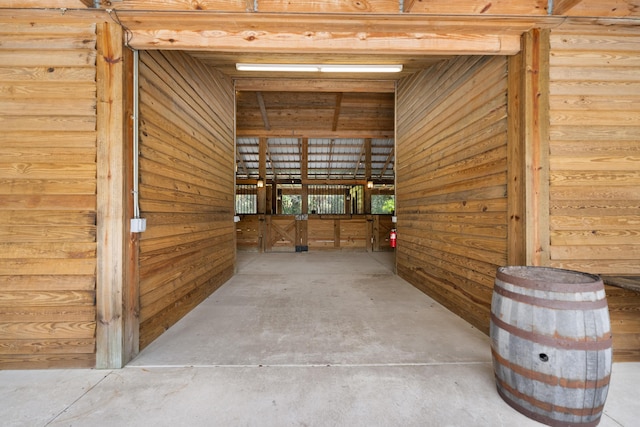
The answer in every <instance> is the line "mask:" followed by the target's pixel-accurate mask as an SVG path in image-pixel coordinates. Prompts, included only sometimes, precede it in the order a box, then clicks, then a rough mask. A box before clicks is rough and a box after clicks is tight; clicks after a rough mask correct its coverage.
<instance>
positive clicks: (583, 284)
mask: <svg viewBox="0 0 640 427" xmlns="http://www.w3.org/2000/svg"><path fill="white" fill-rule="evenodd" d="M496 278H497V279H498V280H501V281H503V282H506V283H512V284H514V285H518V286H522V287H525V288H530V289H540V290H548V291H555V292H577V291H581V292H585V291H587V292H588V291H598V290H600V289H603V288H604V284H603V283H602V279H601V278H600V277H599V276H597V275H595V274H590V273H584V272H581V271H573V270H565V269H562V268H554V267H540V266H518V265H511V266H504V267H498V270H497V272H496Z"/></svg>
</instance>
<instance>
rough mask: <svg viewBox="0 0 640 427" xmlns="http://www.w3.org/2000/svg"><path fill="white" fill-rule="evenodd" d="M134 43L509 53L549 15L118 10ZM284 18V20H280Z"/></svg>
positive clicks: (551, 20)
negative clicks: (523, 36) (527, 32)
mask: <svg viewBox="0 0 640 427" xmlns="http://www.w3.org/2000/svg"><path fill="white" fill-rule="evenodd" d="M118 18H119V20H120V22H121V23H122V25H124V26H125V27H126V28H127V29H128V30H129V31H128V33H127V34H128V36H129V38H128V45H129V46H130V47H132V48H135V49H186V50H215V51H220V52H262V53H264V52H273V53H276V52H278V53H287V52H291V53H306V54H311V53H326V54H341V53H342V54H354V53H360V54H370V55H372V56H373V57H376V56H377V57H379V56H380V55H390V54H412V55H425V54H428V55H434V54H443V55H474V54H489V55H490V54H495V55H511V54H515V53H517V52H518V51H519V50H520V36H521V35H522V34H523V33H524V32H526V31H528V30H530V29H531V28H534V27H541V26H556V25H559V24H560V23H562V19H558V18H555V17H549V16H484V15H458V16H451V15H449V16H442V15H441V16H433V15H422V14H415V15H414V14H349V16H348V18H347V17H345V15H344V14H331V13H326V14H325V13H323V14H309V13H300V14H286V13H268V14H265V13H235V12H231V13H219V12H209V11H195V12H187V11H184V12H180V13H179V19H177V14H176V13H170V12H162V11H127V10H120V11H118ZM283 23H286V25H283Z"/></svg>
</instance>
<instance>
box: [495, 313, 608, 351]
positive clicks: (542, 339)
mask: <svg viewBox="0 0 640 427" xmlns="http://www.w3.org/2000/svg"><path fill="white" fill-rule="evenodd" d="M491 321H492V322H493V323H494V324H495V325H496V326H498V327H499V328H500V329H503V330H505V331H507V332H509V333H510V334H512V335H515V336H517V337H518V338H522V339H523V340H527V341H531V342H534V343H536V344H540V345H544V346H547V347H552V348H561V349H566V350H584V351H598V350H607V349H609V348H611V344H612V339H611V333H609V334H608V337H603V338H601V339H597V340H596V341H578V340H572V339H569V338H554V337H551V336H548V335H542V334H536V333H535V332H530V331H525V330H523V329H520V328H518V327H516V326H514V325H511V324H509V323H507V322H505V321H503V320H501V319H499V318H498V316H496V315H495V313H491Z"/></svg>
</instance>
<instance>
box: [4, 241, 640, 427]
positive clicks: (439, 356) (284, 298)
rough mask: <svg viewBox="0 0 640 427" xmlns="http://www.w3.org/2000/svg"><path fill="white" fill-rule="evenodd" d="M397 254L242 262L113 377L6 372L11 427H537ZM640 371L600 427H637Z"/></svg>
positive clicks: (629, 376)
mask: <svg viewBox="0 0 640 427" xmlns="http://www.w3.org/2000/svg"><path fill="white" fill-rule="evenodd" d="M392 265H393V260H392V254H391V253H373V254H371V253H342V252H340V253H336V252H333V253H329V252H320V253H313V252H312V253H296V254H282V253H272V254H257V253H239V254H238V272H237V274H236V275H235V276H234V277H233V278H232V279H231V280H230V281H229V282H227V283H226V284H225V285H224V286H223V287H221V288H220V289H219V290H218V291H217V292H215V293H214V294H213V295H211V296H210V297H209V298H208V299H207V300H206V301H204V302H203V303H202V304H201V305H200V306H198V307H197V308H196V309H195V310H194V311H192V312H191V313H190V314H189V315H187V316H186V317H185V318H184V319H183V320H181V321H180V322H179V323H178V324H176V325H174V326H173V327H172V328H170V329H169V330H168V331H167V333H165V334H164V335H163V336H162V337H160V338H159V339H158V340H156V341H155V342H154V343H152V344H151V345H150V346H149V347H147V348H146V349H144V351H142V352H141V354H140V355H139V356H138V357H137V358H136V359H135V360H133V361H132V363H130V364H129V365H128V366H127V367H126V368H124V369H121V370H50V371H0V399H1V402H2V403H0V419H1V420H2V425H7V426H29V427H32V426H150V425H153V426H385V427H386V426H403V427H404V426H465V427H466V426H516V425H517V426H537V425H541V424H538V423H537V422H534V421H532V420H530V419H528V418H526V417H525V416H523V415H521V414H519V413H518V412H516V411H515V410H513V409H511V408H510V407H509V406H507V404H506V403H504V402H503V401H502V399H501V398H500V397H499V396H498V394H497V392H496V391H495V385H494V381H493V369H492V366H491V356H490V347H489V338H488V337H487V336H486V335H484V334H482V333H481V332H480V331H478V330H477V329H475V328H473V327H471V326H470V325H468V324H467V323H466V322H464V321H463V320H461V319H459V318H458V317H456V316H455V315H453V314H452V313H450V312H448V311H447V310H446V309H444V308H443V307H441V306H440V305H439V304H437V303H435V302H434V301H433V300H432V299H430V298H429V297H427V296H425V295H424V294H422V293H421V292H419V291H418V290H416V289H415V288H413V287H412V286H411V285H409V284H408V283H406V282H405V281H403V280H401V279H399V278H398V277H397V276H395V275H394V274H393V266H392ZM638 384H640V363H619V364H614V369H613V376H612V383H611V387H610V391H609V397H608V399H607V404H606V406H605V411H604V412H605V414H604V416H603V418H602V421H601V423H600V425H601V426H606V427H609V426H611V427H614V426H615V427H619V426H633V425H637V420H638V419H639V418H640V404H638V402H637V393H636V392H637V385H638Z"/></svg>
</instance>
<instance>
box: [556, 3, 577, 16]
mask: <svg viewBox="0 0 640 427" xmlns="http://www.w3.org/2000/svg"><path fill="white" fill-rule="evenodd" d="M580 2H582V0H555V1H554V2H553V11H552V12H553V13H552V14H553V15H564V14H566V13H567V12H568V11H570V10H571V9H572V8H573V7H574V6H576V5H578V3H580Z"/></svg>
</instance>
